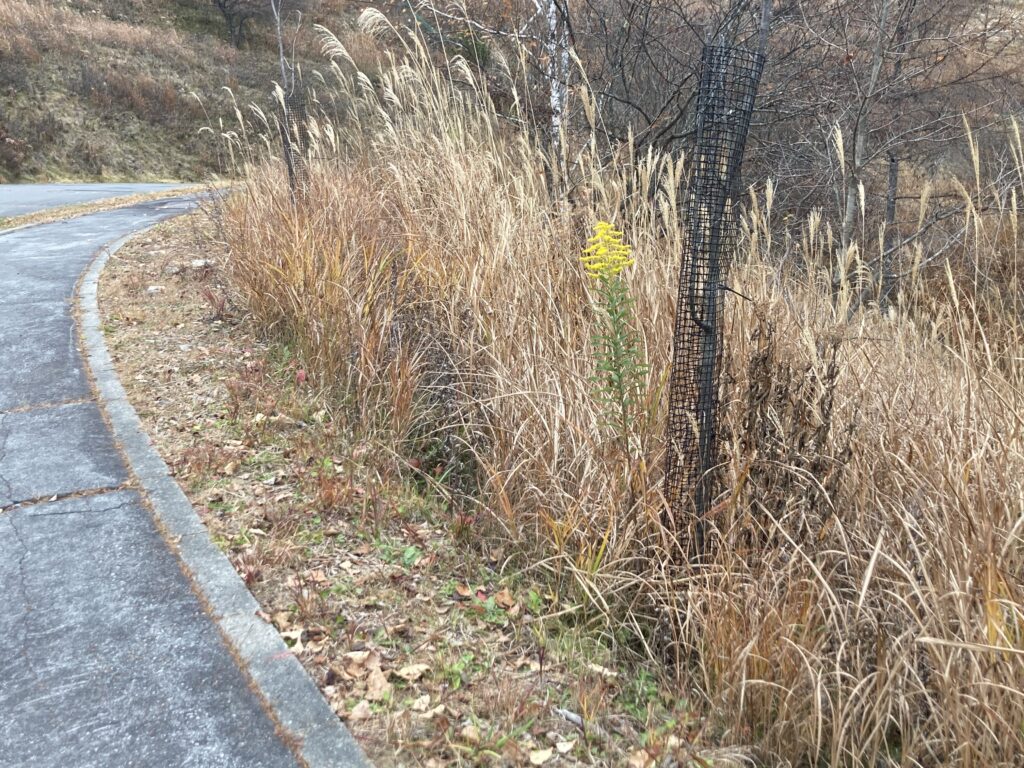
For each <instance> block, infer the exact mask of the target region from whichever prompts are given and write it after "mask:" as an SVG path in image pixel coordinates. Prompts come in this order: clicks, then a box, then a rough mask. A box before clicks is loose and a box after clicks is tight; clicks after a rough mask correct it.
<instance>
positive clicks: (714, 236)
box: [665, 45, 764, 556]
mask: <svg viewBox="0 0 1024 768" xmlns="http://www.w3.org/2000/svg"><path fill="white" fill-rule="evenodd" d="M763 67H764V57H763V55H762V54H759V53H752V52H750V51H746V50H742V49H738V48H732V47H729V46H723V45H707V46H705V48H704V53H703V56H702V59H701V77H700V90H699V92H698V95H697V124H696V144H695V149H694V152H693V159H692V161H691V162H692V173H691V186H690V195H689V199H688V201H687V218H686V222H687V234H688V244H687V251H686V252H685V253H684V254H683V258H682V266H681V269H680V275H679V299H678V302H677V305H676V320H675V334H674V337H673V350H672V369H671V381H670V385H669V409H668V435H667V438H668V453H667V458H666V467H665V496H666V500H667V502H668V508H667V516H668V520H667V523H668V525H669V526H670V527H671V528H672V529H673V530H674V531H675V533H676V534H677V535H678V536H682V535H683V533H684V532H685V531H687V530H689V522H691V521H693V522H694V523H695V524H694V527H693V529H692V531H691V533H690V534H689V546H690V550H691V555H697V556H699V555H700V554H701V553H702V552H703V551H704V530H705V521H706V518H707V514H708V510H709V509H710V506H711V502H712V499H713V496H714V469H715V467H716V466H717V465H718V444H717V419H718V400H719V392H718V389H719V375H720V367H721V358H722V308H723V303H722V302H723V291H724V289H725V283H724V281H725V275H726V271H727V269H728V266H729V261H730V260H731V258H732V256H733V251H734V249H735V245H736V231H737V221H736V200H737V192H738V191H739V176H740V165H741V163H742V161H743V150H744V147H745V145H746V141H747V133H748V131H749V128H750V120H751V116H752V114H753V111H754V99H755V97H756V95H757V89H758V86H759V84H760V81H761V71H762V69H763Z"/></svg>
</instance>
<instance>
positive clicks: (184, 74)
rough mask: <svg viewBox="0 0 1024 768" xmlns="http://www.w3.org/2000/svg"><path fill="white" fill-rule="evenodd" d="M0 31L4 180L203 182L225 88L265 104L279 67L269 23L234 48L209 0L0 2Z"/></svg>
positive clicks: (325, 10) (227, 99)
mask: <svg viewBox="0 0 1024 768" xmlns="http://www.w3.org/2000/svg"><path fill="white" fill-rule="evenodd" d="M340 8H341V5H337V4H336V5H331V4H327V3H325V4H322V5H321V6H318V7H317V10H316V11H315V15H316V16H317V17H318V18H316V19H314V20H317V21H326V22H328V23H330V22H332V21H337V19H338V16H339V15H340V13H341V11H340ZM307 18H308V17H307ZM0 29H3V30H4V34H3V35H0V180H2V181H12V180H41V179H47V180H60V179H66V180H70V179H109V180H121V179H131V180H154V179H189V180H190V179H199V178H202V177H204V176H205V175H206V174H207V173H208V172H210V171H216V170H218V169H219V167H220V165H219V164H220V160H219V157H218V151H219V148H218V142H217V141H215V140H213V139H212V138H211V137H210V136H209V135H208V134H207V135H205V136H204V135H201V134H200V129H201V127H202V126H204V125H216V124H217V120H218V118H219V117H221V116H224V115H227V114H229V113H230V111H231V95H230V94H229V93H228V92H227V91H226V90H224V87H225V86H226V87H228V88H230V89H231V91H232V92H233V93H234V95H235V98H236V99H237V100H238V101H239V102H241V103H247V102H250V101H255V102H257V103H264V102H266V101H267V100H268V99H269V96H268V93H269V88H270V82H271V80H273V79H274V77H275V73H276V72H277V59H276V43H275V42H274V40H273V39H272V37H271V36H270V30H269V29H261V28H259V27H255V28H254V29H253V34H252V39H251V41H250V43H249V44H248V45H247V46H246V48H245V49H243V50H238V49H236V48H234V47H233V46H231V45H230V43H229V42H228V41H227V32H226V29H225V26H224V22H223V19H222V18H221V17H220V15H219V14H218V12H217V10H216V9H215V8H214V7H213V4H212V3H210V2H209V0H170V1H168V0H70V1H69V2H60V1H59V0H5V2H3V3H0ZM312 52H313V51H309V53H312ZM301 53H302V50H301V47H300V54H301Z"/></svg>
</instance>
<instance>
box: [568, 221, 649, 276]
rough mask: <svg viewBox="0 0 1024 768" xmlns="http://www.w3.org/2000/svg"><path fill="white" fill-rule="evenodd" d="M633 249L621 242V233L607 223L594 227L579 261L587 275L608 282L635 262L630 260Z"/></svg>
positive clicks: (600, 223)
mask: <svg viewBox="0 0 1024 768" xmlns="http://www.w3.org/2000/svg"><path fill="white" fill-rule="evenodd" d="M632 252H633V248H632V246H630V245H627V244H626V243H624V242H623V241H622V233H621V232H619V231H618V230H616V229H615V228H614V227H612V225H611V224H609V223H608V222H607V221H599V222H597V224H595V225H594V236H593V237H591V238H590V239H589V240H587V247H586V249H584V251H583V256H582V257H581V258H580V261H581V262H582V263H583V268H584V269H585V270H587V274H588V275H590V276H591V277H592V278H594V279H595V280H610V279H612V278H613V277H616V276H617V275H618V274H619V273H620V272H621V271H622V270H624V269H625V268H626V267H631V266H633V264H635V263H636V260H635V259H633V258H630V254H631V253H632Z"/></svg>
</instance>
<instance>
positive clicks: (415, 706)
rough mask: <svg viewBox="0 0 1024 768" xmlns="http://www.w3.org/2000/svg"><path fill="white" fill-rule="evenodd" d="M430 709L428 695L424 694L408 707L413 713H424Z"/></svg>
mask: <svg viewBox="0 0 1024 768" xmlns="http://www.w3.org/2000/svg"><path fill="white" fill-rule="evenodd" d="M429 708H430V694H429V693H425V694H423V695H422V696H420V697H419V698H418V699H415V700H414V701H413V703H412V706H410V707H409V709H411V710H412V711H413V712H426V711H427V710H428V709H429Z"/></svg>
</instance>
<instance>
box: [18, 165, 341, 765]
mask: <svg viewBox="0 0 1024 768" xmlns="http://www.w3.org/2000/svg"><path fill="white" fill-rule="evenodd" d="M27 191H29V192H30V193H27ZM138 191H147V190H146V189H140V188H139V187H129V186H126V185H118V186H116V187H109V186H108V187H99V186H96V187H91V188H89V189H83V188H82V187H64V186H62V185H61V186H52V187H51V186H48V187H47V191H45V192H44V191H43V190H42V189H41V188H39V187H32V188H30V187H3V186H0V214H3V213H4V212H8V211H11V210H17V206H19V205H21V206H24V205H42V206H58V205H64V204H67V202H69V201H70V202H78V201H80V200H82V199H84V196H88V199H93V200H95V199H100V198H103V197H105V196H116V195H122V194H131V193H134V192H138ZM190 204H191V203H190V202H189V201H187V200H172V201H159V202H148V203H144V204H141V205H137V206H133V207H131V208H124V209H120V210H114V211H108V212H103V213H96V214H91V215H88V216H82V217H79V218H76V219H70V220H66V221H60V222H56V223H52V224H44V225H38V226H33V227H28V228H25V229H20V230H14V231H11V232H8V233H3V232H0V766H3V767H4V768H7V767H8V766H12V767H13V766H26V767H28V766H39V767H40V768H43V767H46V768H51V767H53V768H55V767H57V766H60V767H61V768H100V767H103V768H106V767H108V766H109V767H110V768H113V767H114V766H117V767H118V768H121V767H122V766H147V767H148V766H153V767H154V768H163V767H165V766H168V767H169V766H195V767H196V768H200V767H206V766H210V768H231V767H235V766H237V768H261V767H263V766H266V767H267V768H271V767H273V768H277V767H279V766H295V765H298V764H299V761H298V759H297V758H296V755H295V754H294V753H293V751H292V749H291V748H289V746H287V745H286V744H285V742H284V741H283V740H282V737H280V736H279V735H278V729H277V728H276V727H275V723H274V722H273V721H272V720H271V719H270V717H269V716H268V715H267V714H266V712H265V707H266V706H267V704H266V702H265V701H264V700H263V699H261V698H259V697H258V696H257V695H256V694H255V693H254V692H253V690H252V689H251V688H252V683H251V681H250V673H251V672H252V670H251V669H249V668H246V669H245V670H243V669H241V668H240V667H239V663H241V662H236V658H239V657H244V656H245V653H244V652H242V653H235V652H233V650H232V649H229V648H228V646H227V645H226V644H225V641H224V639H223V638H222V634H221V630H223V628H224V624H223V620H222V619H220V618H218V617H211V616H210V615H209V614H208V613H207V612H206V611H205V610H204V607H203V605H202V604H201V603H200V600H199V598H197V596H196V594H195V592H194V591H193V587H192V585H191V584H190V582H189V580H188V579H187V578H186V577H185V575H184V574H183V570H182V565H181V562H180V561H179V559H178V556H177V555H176V554H175V553H173V552H172V551H171V549H170V548H169V547H168V545H167V544H166V542H165V541H164V539H163V538H162V537H161V535H160V533H159V531H158V528H157V525H156V524H155V522H154V519H153V515H152V513H151V512H150V511H149V509H148V508H147V504H149V503H151V502H152V503H153V504H157V503H158V500H157V499H155V498H153V499H148V498H146V495H147V490H146V488H147V485H146V482H145V481H144V475H143V474H142V472H139V471H136V472H135V474H136V475H137V476H138V477H140V478H143V482H142V483H141V487H140V484H139V483H138V482H133V478H132V470H133V469H136V468H134V467H129V466H126V461H125V459H124V458H123V456H124V454H122V452H121V450H120V446H119V445H118V443H117V440H115V438H114V436H113V435H112V433H111V431H110V428H109V427H108V424H107V422H106V421H105V419H104V411H105V410H107V409H113V408H115V407H120V408H122V410H123V409H124V408H125V407H126V406H124V405H119V404H117V403H112V402H103V401H102V400H101V399H100V398H99V397H98V396H97V395H96V394H95V392H94V391H93V388H92V385H91V384H90V381H89V378H88V377H87V375H86V369H85V366H84V364H83V361H82V359H81V357H80V355H79V351H78V334H77V331H76V329H75V323H74V320H73V317H72V298H73V295H74V291H75V285H76V281H77V280H78V278H79V275H80V274H81V273H82V271H83V270H84V269H85V268H86V266H87V265H88V264H89V263H90V261H91V260H92V259H93V257H94V255H95V254H96V253H97V251H99V250H100V249H101V248H102V247H103V246H104V245H105V244H107V243H110V242H112V241H114V240H117V239H119V238H121V237H123V236H126V235H128V234H129V233H132V232H134V231H137V230H140V229H142V228H144V227H147V226H149V225H152V224H154V223H156V222H158V221H160V220H163V219H166V218H169V217H170V216H173V215H175V214H177V213H181V212H182V211H183V210H184V209H186V208H187V207H189V205H190ZM97 375H100V373H99V372H97ZM108 375H109V374H108ZM111 413H113V411H111ZM161 466H162V465H161ZM174 490H177V489H176V488H175V489H174ZM188 511H191V510H190V508H189V510H188ZM201 535H203V536H204V538H205V533H203V534H201ZM207 544H208V542H207ZM181 546H184V544H182V545H181ZM211 548H212V547H211ZM215 556H217V557H222V556H220V555H219V553H215ZM228 570H229V571H230V569H228ZM229 578H232V579H236V580H237V577H235V576H234V574H233V573H230V574H229ZM238 583H239V584H240V582H238ZM228 586H229V588H234V587H233V586H232V585H230V584H229V585H228ZM202 587H203V585H201V584H200V591H203V589H202ZM204 594H205V592H204ZM245 596H246V597H247V598H248V597H249V596H248V594H247V593H246V594H245ZM246 612H247V613H251V612H252V609H251V608H248V609H247V610H246ZM239 615H241V614H239ZM229 618H230V617H229ZM228 634H229V635H230V633H228ZM246 637H248V636H245V637H243V640H245V638H246ZM274 640H275V641H276V640H277V638H274ZM282 648H283V646H282ZM237 650H238V649H237V648H235V649H234V651H237ZM279 656H288V660H289V661H292V662H293V661H294V660H293V659H291V657H290V655H289V654H280V653H279V654H277V655H276V656H274V657H273V658H275V659H276V658H278V657H279ZM278 664H279V665H280V664H281V662H278ZM279 668H280V666H279V667H274V668H273V669H274V670H275V671H276V670H277V669H279ZM258 678H259V676H258V675H257V676H256V679H257V680H258ZM306 682H308V679H306ZM286 688H287V686H286ZM261 690H263V689H262V688H261ZM321 702H322V700H321ZM270 706H271V708H272V709H273V710H274V711H275V712H277V711H279V710H278V709H277V708H275V707H274V702H273V701H271V702H270ZM323 706H324V707H326V704H324V705H323ZM292 709H293V710H294V707H293V708H292ZM314 709H315V707H314ZM299 719H301V718H299ZM289 725H293V723H289ZM300 725H301V724H300ZM298 730H299V732H304V731H302V729H301V728H299V729H298ZM339 743H340V744H341V748H340V749H339V751H338V752H337V753H336V754H334V755H333V757H332V756H331V755H328V756H327V757H326V759H323V760H318V761H310V762H311V763H316V764H317V765H357V764H360V761H359V760H358V759H353V752H351V750H350V749H349V746H348V745H347V744H346V743H345V739H344V738H342V739H341V741H340V742H339ZM346 750H348V751H346ZM355 754H356V755H358V753H355ZM307 757H308V755H307Z"/></svg>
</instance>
